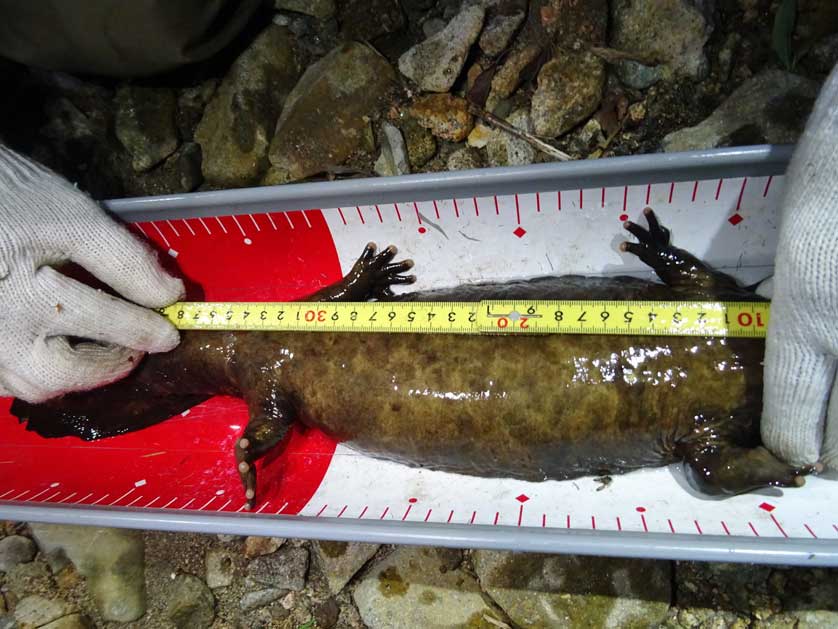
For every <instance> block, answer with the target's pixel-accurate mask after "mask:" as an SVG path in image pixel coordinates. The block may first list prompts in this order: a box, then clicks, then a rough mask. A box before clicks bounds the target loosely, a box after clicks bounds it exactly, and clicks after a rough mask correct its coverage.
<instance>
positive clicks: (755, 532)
mask: <svg viewBox="0 0 838 629" xmlns="http://www.w3.org/2000/svg"><path fill="white" fill-rule="evenodd" d="M748 526H750V527H751V530H752V531H753V532H754V535H756V536H757V537H759V533H757V530H756V529H755V528H754V525H753V524H751V523H750V522H748Z"/></svg>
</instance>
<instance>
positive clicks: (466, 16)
mask: <svg viewBox="0 0 838 629" xmlns="http://www.w3.org/2000/svg"><path fill="white" fill-rule="evenodd" d="M484 15H485V11H484V10H483V8H482V7H480V6H473V7H469V8H466V9H464V10H463V11H462V12H461V13H459V14H458V15H457V16H456V17H454V19H453V20H451V21H450V22H449V23H448V26H446V27H445V28H444V29H442V30H441V31H440V32H438V33H437V34H436V35H434V36H433V37H430V38H428V39H426V40H425V41H423V42H422V43H421V44H417V45H416V46H414V47H413V48H411V49H410V50H408V51H407V52H406V53H404V54H403V55H402V56H401V57H400V58H399V70H400V71H401V73H402V74H404V75H405V76H406V77H408V78H409V79H412V80H413V81H415V82H416V84H417V85H419V87H421V88H422V89H423V90H425V91H428V92H447V91H448V90H450V89H451V86H452V85H454V81H456V80H457V77H458V76H459V75H460V71H461V70H462V69H463V64H464V63H465V60H466V56H467V55H468V51H469V49H470V48H471V45H472V44H473V43H474V40H476V39H477V36H478V35H479V34H480V28H481V27H482V26H483V17H484Z"/></svg>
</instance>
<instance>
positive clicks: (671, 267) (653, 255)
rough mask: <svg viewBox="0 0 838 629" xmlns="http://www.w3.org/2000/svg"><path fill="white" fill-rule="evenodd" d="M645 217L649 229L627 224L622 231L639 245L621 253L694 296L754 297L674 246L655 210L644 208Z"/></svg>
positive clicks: (627, 245) (627, 244)
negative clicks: (625, 231) (624, 230)
mask: <svg viewBox="0 0 838 629" xmlns="http://www.w3.org/2000/svg"><path fill="white" fill-rule="evenodd" d="M643 216H644V217H645V218H646V223H647V224H648V226H649V228H648V229H645V228H643V227H641V226H640V225H638V224H637V223H633V222H632V221H626V222H625V223H624V224H623V227H625V229H626V230H627V231H628V232H629V233H631V234H632V235H633V236H634V237H635V238H637V240H638V242H628V241H626V242H623V243H620V250H621V251H626V252H628V253H631V254H633V255H635V256H637V257H638V258H640V259H641V260H642V261H643V262H645V263H646V264H648V265H649V266H650V267H651V268H652V270H654V271H655V273H656V274H657V276H658V277H659V278H660V279H661V280H662V281H663V282H664V283H665V284H667V285H668V286H670V287H672V288H674V289H676V290H681V291H684V292H688V293H690V294H693V295H695V296H700V297H707V298H714V299H716V298H721V297H724V296H731V297H737V298H743V297H746V296H752V293H751V291H748V290H747V289H745V288H742V287H740V286H739V285H738V284H737V283H736V280H734V279H733V278H732V277H730V276H729V275H726V274H724V273H721V272H719V271H715V270H713V269H711V268H710V267H709V266H707V265H706V264H704V263H703V262H702V261H701V260H699V259H698V258H696V257H695V256H694V255H692V254H691V253H689V252H688V251H684V250H683V249H679V248H678V247H674V246H672V244H671V242H670V240H671V235H670V233H669V230H668V229H667V228H666V227H663V226H662V225H661V224H660V223H659V222H658V219H657V217H656V216H655V213H654V212H653V211H652V208H649V207H647V208H645V209H644V210H643Z"/></svg>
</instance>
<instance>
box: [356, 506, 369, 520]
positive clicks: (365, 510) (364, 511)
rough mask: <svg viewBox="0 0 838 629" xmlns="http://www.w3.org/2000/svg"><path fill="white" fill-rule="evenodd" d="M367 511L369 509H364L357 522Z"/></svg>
mask: <svg viewBox="0 0 838 629" xmlns="http://www.w3.org/2000/svg"><path fill="white" fill-rule="evenodd" d="M367 509H369V507H364V510H363V511H361V515H359V516H358V519H359V520H360V519H361V518H363V517H364V514H365V513H366V512H367Z"/></svg>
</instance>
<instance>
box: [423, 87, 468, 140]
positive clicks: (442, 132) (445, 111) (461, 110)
mask: <svg viewBox="0 0 838 629" xmlns="http://www.w3.org/2000/svg"><path fill="white" fill-rule="evenodd" d="M409 113H410V115H411V116H413V117H414V118H415V119H416V121H417V122H418V123H419V124H420V125H422V126H423V127H425V128H426V129H429V130H430V131H431V133H433V134H434V135H435V136H436V137H438V138H440V139H442V140H449V141H451V142H462V141H463V140H465V139H466V137H467V136H468V134H469V131H471V128H472V126H473V125H474V118H473V117H472V115H471V114H470V113H469V111H468V103H467V102H466V101H465V99H463V98H459V97H457V96H452V95H451V94H428V95H425V96H419V97H418V98H416V99H415V100H414V101H413V104H412V105H411V106H410V110H409Z"/></svg>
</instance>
